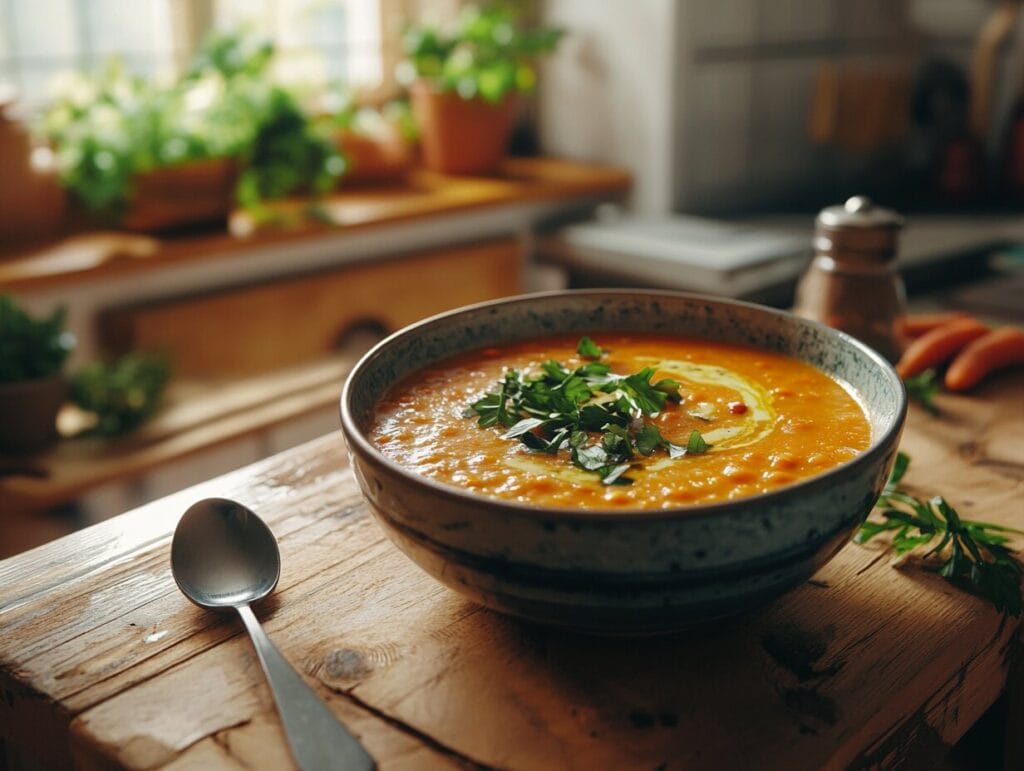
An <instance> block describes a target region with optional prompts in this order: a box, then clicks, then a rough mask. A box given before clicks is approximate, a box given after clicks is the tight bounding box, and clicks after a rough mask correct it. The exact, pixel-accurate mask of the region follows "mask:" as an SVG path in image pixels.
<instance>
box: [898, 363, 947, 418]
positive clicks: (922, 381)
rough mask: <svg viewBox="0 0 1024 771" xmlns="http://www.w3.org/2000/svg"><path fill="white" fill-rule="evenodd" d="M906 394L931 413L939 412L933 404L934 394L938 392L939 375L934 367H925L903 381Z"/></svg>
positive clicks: (936, 413)
mask: <svg viewBox="0 0 1024 771" xmlns="http://www.w3.org/2000/svg"><path fill="white" fill-rule="evenodd" d="M903 385H904V386H905V387H906V389H907V396H908V397H910V398H911V399H913V400H914V401H916V402H918V403H919V404H920V405H921V406H922V407H924V408H925V409H926V410H928V412H930V413H931V414H932V415H938V414H939V408H938V407H937V406H936V405H935V395H936V394H937V393H938V392H939V375H938V372H936V371H935V370H934V369H926V370H925V371H924V372H922V373H920V374H918V375H912V376H911V377H908V378H906V379H905V380H904V381H903Z"/></svg>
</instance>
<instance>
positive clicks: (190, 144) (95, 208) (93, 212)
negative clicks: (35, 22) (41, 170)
mask: <svg viewBox="0 0 1024 771" xmlns="http://www.w3.org/2000/svg"><path fill="white" fill-rule="evenodd" d="M207 88H208V89H209V88H212V86H209V85H207ZM197 96H199V97H200V98H202V94H201V92H200V87H199V86H198V85H192V86H191V87H188V88H184V87H182V88H176V89H167V88H165V87H162V86H155V85H153V84H151V83H148V82H146V81H145V80H143V79H142V78H139V77H136V76H133V75H131V74H129V73H128V72H126V71H125V70H124V68H123V67H122V66H121V65H120V64H119V63H118V62H116V61H112V62H110V63H109V64H108V66H107V67H106V68H105V69H104V70H103V71H102V72H101V73H100V74H99V75H98V76H96V77H88V76H85V75H82V74H79V73H66V74H65V75H64V76H62V77H61V78H60V80H59V81H58V84H57V91H56V93H55V98H54V100H53V101H52V102H51V104H50V105H49V107H48V109H47V111H46V114H45V115H44V117H43V121H42V126H41V128H42V133H43V135H44V137H45V138H46V139H47V140H48V141H49V142H50V144H51V145H52V146H53V148H54V150H55V153H56V159H57V167H58V170H59V173H60V182H61V184H62V185H63V186H64V187H65V188H66V189H67V190H68V191H69V192H70V193H71V196H72V198H73V200H74V201H75V202H76V203H77V204H78V205H79V206H80V207H82V208H83V209H84V210H85V211H86V213H87V214H88V215H89V216H90V217H93V218H96V219H99V220H101V221H106V222H110V223H117V224H119V225H121V226H122V227H125V228H127V229H130V230H142V231H148V230H162V229H166V228H170V227H174V226H177V225H181V224H189V223H197V222H207V221H219V220H224V219H226V217H227V214H228V212H229V211H230V208H231V203H232V196H233V190H234V184H235V176H236V172H235V168H234V162H233V160H232V159H231V157H230V156H231V151H232V149H233V148H232V147H231V146H230V145H227V146H225V143H224V142H218V139H219V137H218V136H217V135H216V134H214V135H213V136H210V132H208V131H207V128H208V126H207V125H206V124H208V121H206V120H204V118H205V116H202V115H197V114H196V113H197V112H199V111H198V110H194V109H190V108H189V106H188V105H189V104H190V103H191V104H195V103H196V101H197V99H196V97H197Z"/></svg>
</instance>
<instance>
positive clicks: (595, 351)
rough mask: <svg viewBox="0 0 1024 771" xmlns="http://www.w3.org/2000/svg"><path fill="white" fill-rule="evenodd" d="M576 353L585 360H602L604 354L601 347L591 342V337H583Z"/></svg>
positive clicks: (577, 345)
mask: <svg viewBox="0 0 1024 771" xmlns="http://www.w3.org/2000/svg"><path fill="white" fill-rule="evenodd" d="M576 353H578V354H579V355H580V356H582V357H583V358H584V359H600V358H601V356H602V355H603V354H604V351H603V350H602V348H601V346H599V345H598V344H597V343H595V342H594V341H593V340H591V339H590V338H589V337H586V336H583V337H581V338H580V341H579V342H578V343H577V344H576Z"/></svg>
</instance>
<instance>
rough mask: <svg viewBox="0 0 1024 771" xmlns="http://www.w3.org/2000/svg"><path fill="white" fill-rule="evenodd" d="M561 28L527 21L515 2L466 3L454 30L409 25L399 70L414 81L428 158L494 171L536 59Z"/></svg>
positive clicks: (442, 167) (440, 165)
mask: <svg viewBox="0 0 1024 771" xmlns="http://www.w3.org/2000/svg"><path fill="white" fill-rule="evenodd" d="M562 34H563V33H562V30H559V29H553V28H541V29H527V28H525V27H524V26H523V25H522V24H521V20H520V18H519V14H518V13H517V12H516V10H515V8H514V6H512V5H511V4H493V5H488V6H484V7H476V6H469V7H467V8H466V9H465V11H464V12H463V14H462V16H461V17H460V19H459V22H458V25H457V27H456V29H455V31H454V33H453V34H446V33H444V32H442V31H441V30H439V29H437V28H435V27H430V26H420V25H415V26H411V27H409V28H408V29H407V30H406V33H405V35H404V38H403V45H404V47H405V51H406V54H407V56H408V59H407V61H405V62H403V64H402V65H401V67H400V69H399V78H400V80H403V81H405V82H407V83H408V84H409V86H410V93H411V96H412V108H413V114H414V115H415V117H416V122H417V123H418V124H419V128H420V142H421V146H422V149H423V160H424V164H425V165H426V166H427V167H428V168H430V169H433V170H435V171H441V172H444V173H449V174H480V173H488V172H492V171H494V170H495V169H496V168H497V167H498V165H499V164H500V162H501V160H502V158H503V157H504V155H505V149H506V147H507V145H508V138H509V135H510V133H511V131H512V126H513V123H514V121H515V116H516V107H517V104H518V95H519V94H520V93H522V92H527V91H530V90H532V89H533V87H534V85H535V83H536V81H537V74H536V70H535V68H534V61H535V60H536V58H537V57H539V56H540V55H542V54H546V53H550V52H551V51H553V50H554V49H555V48H556V46H557V45H558V41H559V40H560V39H561V36H562Z"/></svg>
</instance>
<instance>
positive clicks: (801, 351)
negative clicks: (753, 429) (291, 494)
mask: <svg viewBox="0 0 1024 771" xmlns="http://www.w3.org/2000/svg"><path fill="white" fill-rule="evenodd" d="M602 330H609V331H611V330H615V331H635V332H649V333H661V334H679V335H682V336H688V337H700V338H706V339H710V340H717V341H724V342H730V343H744V344H747V345H752V346H755V347H758V348H764V349H766V350H769V351H776V352H779V353H782V354H787V355H789V356H793V357H795V358H797V359H800V360H802V361H805V362H808V363H810V364H813V365H814V366H816V367H818V368H819V369H821V370H823V371H824V372H826V373H828V374H830V375H832V376H834V377H836V378H838V379H840V380H842V381H844V382H845V383H846V384H847V385H848V386H849V387H850V389H851V390H852V391H853V393H854V394H855V396H856V397H857V399H858V400H859V401H860V403H861V404H862V405H863V407H864V409H865V411H866V413H867V416H868V420H869V422H870V425H871V437H872V438H871V443H870V446H869V447H868V448H867V449H866V450H865V451H864V452H863V453H861V454H860V455H858V456H857V457H855V458H853V459H852V460H850V461H847V462H845V463H843V464H842V465H840V466H838V467H836V468H833V469H832V470H830V471H826V472H824V473H822V474H820V475H819V476H815V477H811V478H809V479H807V480H804V481H801V482H797V483H795V484H792V485H790V486H788V487H783V488H780V489H779V490H777V491H772V492H768V493H764V494H761V495H756V496H752V497H748V498H740V499H736V500H731V501H727V502H724V503H716V504H711V505H691V506H680V507H678V508H671V509H655V510H637V509H634V510H615V511H609V510H596V511H595V510H584V509H573V508H567V507H561V508H555V507H545V506H538V505H525V504H521V503H516V502H508V501H500V500H495V499H492V498H487V497H483V496H481V495H478V494H475V493H472V492H470V491H468V490H463V489H459V488H457V487H454V486H451V485H447V484H443V483H440V482H436V481H433V480H431V479H428V478H426V477H424V476H421V475H419V474H417V473H415V472H413V471H410V470H408V469H406V468H403V467H402V466H401V465H399V464H397V463H395V462H394V461H392V460H390V459H388V458H386V457H385V456H384V455H383V454H382V453H381V452H380V451H379V450H378V449H377V448H376V447H375V446H374V445H373V443H372V442H371V441H370V440H369V439H368V438H367V431H368V429H369V427H370V425H371V423H372V420H373V416H374V408H375V404H376V402H377V400H378V398H379V397H380V395H381V394H383V393H385V392H386V391H387V390H388V389H389V388H391V387H392V386H393V385H395V384H396V383H398V382H399V381H400V380H402V379H403V378H405V377H406V376H408V375H410V374H411V373H413V372H415V371H416V370H418V369H421V368H423V367H425V366H427V365H430V364H433V363H436V362H438V361H440V360H443V359H445V358H447V357H450V356H453V355H455V354H459V353H463V352H465V351H471V350H475V349H479V348H483V347H487V346H498V345H502V344H504V343H510V342H514V341H519V340H527V339H531V338H537V337H543V336H549V335H556V334H580V335H583V334H587V335H599V334H600V332H601V331H602ZM905 415H906V395H905V392H904V389H903V385H902V383H901V382H900V379H899V377H898V376H897V375H896V373H895V372H894V371H893V369H892V367H890V366H889V364H888V363H887V362H886V361H885V360H884V359H883V358H882V357H881V356H879V355H878V354H877V353H875V352H874V351H873V350H871V349H870V348H868V347H867V346H865V345H863V344H862V343H860V342H858V341H856V340H854V339H853V338H851V337H849V336H848V335H845V334H843V333H841V332H837V331H835V330H833V329H829V328H828V327H825V326H822V325H820V324H816V323H814V322H810V321H807V320H805V319H802V318H799V317H797V316H794V315H792V314H790V313H785V312H782V311H778V310H772V309H769V308H765V307H761V306H757V305H752V304H748V303H742V302H734V301H727V300H720V299H713V298H709V297H701V296H697V295H689V294H681V293H670V292H644V291H637V290H621V291H617V290H599V291H590V290H587V291H564V292H552V293H544V294H537V295H528V296H523V297H516V298H511V299H507V300H500V301H495V302H489V303H483V304H480V305H474V306H470V307H467V308H462V309H459V310H456V311H452V312H450V313H445V314H442V315H439V316H435V317H433V318H430V319H427V320H425V321H423V322H420V323H418V324H414V325H412V326H410V327H407V328H405V329H403V330H401V331H399V332H397V333H396V334H394V335H392V336H391V337H389V338H387V339H386V340H384V341H382V342H381V343H380V344H379V345H377V346H376V347H375V348H374V349H373V350H371V351H370V352H369V353H367V354H366V356H364V357H363V359H362V360H361V361H360V362H359V363H358V364H357V366H356V367H355V369H354V370H353V371H352V373H351V375H350V376H349V378H348V381H347V382H346V384H345V388H344V392H343V394H342V397H341V420H342V427H343V429H344V433H345V438H346V440H347V443H348V451H349V455H350V458H351V462H352V467H353V469H354V471H355V475H356V479H357V480H358V482H359V485H360V488H361V489H362V492H363V495H364V496H365V497H366V500H367V502H368V503H369V505H370V508H371V510H372V511H373V514H374V515H375V516H376V518H377V520H378V522H379V523H380V524H381V525H382V527H383V528H384V530H385V532H386V533H387V534H388V536H389V537H390V538H391V539H392V540H393V541H394V542H395V544H396V545H397V546H398V547H399V548H400V549H401V550H402V551H403V552H405V553H406V554H407V555H408V556H409V558H410V559H412V560H413V561H414V562H415V563H416V564H417V565H419V566H420V567H421V568H423V569H424V570H425V571H426V572H427V573H429V574H430V575H432V576H433V577H434V578H436V579H437V580H438V581H441V582H442V583H444V584H446V585H448V586H449V587H451V588H452V589H455V590H456V591H458V592H461V593H462V594H464V595H466V596H468V597H470V598H472V599H474V600H476V601H477V602H480V603H482V604H484V605H486V606H488V607H490V608H493V609H495V610H497V611H500V612H502V613H509V614H513V615H516V616H520V617H523V618H527V619H531V620H534V621H538V622H542V623H547V624H555V625H560V626H567V627H572V628H575V629H581V630H586V631H590V632H596V633H604V634H642V633H652V632H663V631H669V630H673V629H680V628H685V627H687V626H692V625H694V624H697V623H701V622H705V621H708V620H711V619H716V618H721V617H724V616H728V615H732V614H735V613H739V612H742V611H744V610H747V609H749V608H752V607H755V606H757V605H759V604H762V603H764V602H765V601H767V600H769V599H771V598H773V597H776V596H777V595H779V594H781V593H783V592H785V591H786V590H787V589H789V588H791V587H793V586H795V585H796V584H798V583H800V582H801V581H803V580H805V579H806V578H808V577H809V576H811V574H813V573H814V572H815V571H816V570H817V569H818V568H819V567H821V566H822V565H823V564H824V563H825V562H826V561H827V560H829V559H830V558H831V557H832V556H834V555H835V554H836V552H837V551H839V549H840V548H841V547H842V546H843V545H844V544H846V542H847V541H848V540H849V538H850V536H851V535H852V533H853V531H854V530H855V529H856V528H857V527H858V525H859V524H860V523H861V522H862V521H863V520H864V518H865V517H866V516H867V514H868V513H869V512H870V510H871V508H872V506H873V504H874V502H875V501H876V500H877V498H878V495H879V492H880V491H881V489H882V486H883V485H884V483H885V480H886V478H887V476H888V474H889V471H890V469H891V467H892V464H893V461H894V459H895V454H896V449H897V444H898V442H899V438H900V433H901V431H902V427H903V421H904V418H905ZM821 419H822V420H828V415H822V416H821ZM472 428H474V426H473V424H472V423H469V422H467V429H472Z"/></svg>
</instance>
